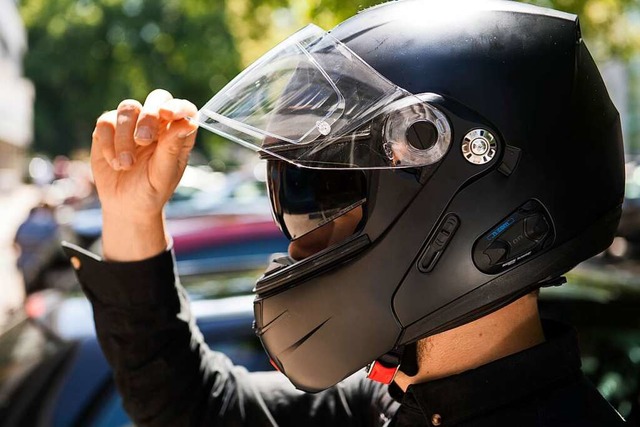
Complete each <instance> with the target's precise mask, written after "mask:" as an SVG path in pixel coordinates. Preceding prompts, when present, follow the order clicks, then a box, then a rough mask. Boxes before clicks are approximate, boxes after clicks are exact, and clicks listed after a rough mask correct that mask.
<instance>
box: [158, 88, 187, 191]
mask: <svg viewBox="0 0 640 427" xmlns="http://www.w3.org/2000/svg"><path fill="white" fill-rule="evenodd" d="M196 113H197V109H196V107H195V106H194V105H193V104H192V103H190V102H188V101H185V100H179V99H174V100H171V101H169V102H167V103H165V104H163V106H162V108H161V109H160V116H161V118H163V119H164V120H167V121H169V123H168V125H167V126H166V128H165V129H164V130H163V131H162V132H161V133H160V135H159V138H158V145H157V147H156V151H155V153H154V157H153V165H152V167H151V170H152V171H153V172H152V173H151V175H152V179H154V181H155V182H154V183H153V185H154V187H156V188H167V189H170V190H171V191H173V188H174V187H175V185H177V183H178V180H179V179H180V176H181V175H182V171H183V170H184V168H185V167H186V165H187V162H188V159H189V153H190V152H191V149H192V148H193V146H194V144H195V140H196V130H197V129H198V126H197V125H196V124H195V123H194V122H192V121H190V120H188V119H187V118H186V117H192V116H194V115H195V114H196Z"/></svg>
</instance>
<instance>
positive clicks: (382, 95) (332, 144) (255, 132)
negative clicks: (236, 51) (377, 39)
mask: <svg viewBox="0 0 640 427" xmlns="http://www.w3.org/2000/svg"><path fill="white" fill-rule="evenodd" d="M408 98H415V97H414V96H413V95H411V94H410V93H408V92H407V91H405V90H403V89H401V88H399V87H398V86H396V85H394V84H393V83H391V82H390V81H388V80H387V79H385V78H384V77H383V76H382V75H380V74H379V73H378V72H377V71H375V70H374V69H373V68H372V67H370V66H369V65H368V64H367V63H365V62H364V61H363V60H362V59H361V58H360V57H358V56H357V55H356V54H355V53H353V52H352V51H351V50H350V49H349V48H347V47H346V46H345V45H344V44H342V43H341V42H340V41H338V40H337V39H335V38H334V37H333V36H331V35H330V34H328V33H327V32H326V31H324V30H322V29H320V28H318V27H316V26H314V25H309V26H307V27H305V28H303V29H302V30H300V31H298V32H297V33H295V34H294V35H292V36H291V37H289V38H288V39H286V40H285V41H283V42H282V43H280V44H279V45H277V46H276V47H275V48H274V49H272V50H271V51H269V52H268V53H267V54H265V55H264V56H263V57H262V58H260V59H259V60H258V61H256V62H255V63H254V64H253V65H251V66H250V67H249V68H247V69H246V70H244V71H243V72H242V73H241V74H240V75H238V76H237V77H236V78H235V79H234V80H232V81H231V82H230V83H229V84H228V85H227V86H225V87H224V88H223V89H222V90H221V91H220V92H218V93H217V94H216V95H215V96H214V97H213V98H212V99H211V100H210V101H209V102H207V104H206V105H205V106H204V107H202V109H201V110H200V111H199V114H198V117H197V118H196V120H197V123H198V125H199V126H201V127H203V128H205V129H208V130H210V131H212V132H215V133H217V134H219V135H221V136H223V137H225V138H228V139H230V140H232V141H234V142H237V143H239V144H241V145H244V146H246V147H248V148H251V149H253V150H255V151H259V152H261V153H262V154H263V155H265V153H266V155H267V156H272V157H274V158H278V159H281V160H285V161H287V162H289V163H293V164H296V165H298V166H304V167H308V168H328V169H350V168H356V169H378V168H393V167H410V166H421V165H419V164H415V163H416V162H415V161H414V162H413V163H414V164H411V163H412V162H402V161H398V158H397V157H398V156H397V155H396V154H394V150H393V145H389V144H390V143H391V144H393V143H394V141H386V140H385V139H384V138H381V137H374V136H373V135H372V130H371V121H372V119H373V118H375V117H376V116H378V115H380V114H381V112H382V111H383V110H384V108H385V107H386V106H388V105H390V104H392V103H393V102H394V101H398V100H401V99H404V100H405V103H406V99H408ZM409 103H410V104H413V105H414V109H415V105H417V104H420V103H419V101H418V100H415V101H411V102H409ZM434 120H436V118H434ZM445 120H446V119H445ZM401 138H402V136H401ZM396 151H397V150H396ZM400 151H401V150H400ZM405 157H406V156H405ZM427 163H428V162H427Z"/></svg>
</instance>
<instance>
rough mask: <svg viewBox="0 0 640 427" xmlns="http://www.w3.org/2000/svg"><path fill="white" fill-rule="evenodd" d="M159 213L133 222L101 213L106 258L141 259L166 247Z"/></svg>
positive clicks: (154, 254) (156, 253) (162, 222)
mask: <svg viewBox="0 0 640 427" xmlns="http://www.w3.org/2000/svg"><path fill="white" fill-rule="evenodd" d="M167 242H168V237H167V235H166V233H165V227H164V218H163V215H162V213H158V214H155V215H150V216H149V217H145V218H144V220H139V221H136V220H134V219H132V218H128V217H126V216H122V215H118V214H112V213H108V212H103V226H102V250H103V253H104V257H105V259H107V260H109V261H141V260H144V259H147V258H151V257H153V256H156V255H158V254H159V253H161V252H163V251H165V250H166V249H167V246H168V243H167Z"/></svg>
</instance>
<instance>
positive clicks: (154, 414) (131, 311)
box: [65, 245, 397, 426]
mask: <svg viewBox="0 0 640 427" xmlns="http://www.w3.org/2000/svg"><path fill="white" fill-rule="evenodd" d="M65 250H66V252H67V255H68V256H69V257H76V258H77V260H74V261H79V262H74V263H73V264H75V267H78V268H77V269H76V270H77V271H76V272H77V276H78V279H79V281H80V283H81V285H82V288H83V290H84V292H85V294H86V295H87V297H88V298H89V300H90V301H91V303H92V305H93V310H94V319H95V323H96V331H97V335H98V340H99V342H100V345H101V347H102V349H103V351H104V353H105V356H106V358H107V360H108V361H109V363H110V364H111V366H112V367H113V370H114V377H115V382H116V385H117V387H118V390H119V391H120V393H121V395H122V398H123V402H124V406H125V409H126V410H127V412H128V413H129V414H130V416H131V417H132V419H133V421H134V422H135V423H136V424H137V425H140V426H182V425H190V426H191V425H193V426H214V425H224V426H276V425H278V426H300V425H305V426H313V425H319V426H326V425H336V426H347V425H353V426H378V425H384V424H385V423H386V422H387V420H388V419H390V418H391V416H392V415H393V413H394V412H395V410H396V408H397V403H395V402H394V401H393V400H392V399H391V397H390V396H389V394H388V393H387V390H386V387H384V386H381V385H379V384H377V383H373V382H371V381H368V380H366V379H365V378H364V377H363V375H362V374H356V375H354V376H352V377H350V378H348V379H347V380H345V381H343V382H342V383H340V384H338V385H336V386H335V387H333V388H331V389H329V390H326V391H324V392H321V393H317V394H305V393H303V392H301V391H298V390H296V389H295V388H294V387H293V386H292V385H291V384H290V383H289V381H288V380H287V379H286V378H285V377H284V376H283V375H281V374H280V373H277V372H260V373H249V372H247V370H246V369H244V368H243V367H240V366H234V365H233V364H232V363H231V361H230V360H229V359H228V358H227V357H226V356H225V355H224V354H222V353H219V352H215V351H211V350H210V349H209V348H208V347H207V345H206V344H205V343H204V341H203V338H202V335H201V333H200V331H199V330H198V328H197V326H196V325H195V321H194V318H193V317H192V315H191V313H190V311H189V304H188V298H187V295H186V292H185V290H184V289H183V288H182V286H181V285H180V283H179V279H178V276H177V274H176V272H175V262H174V259H173V253H172V252H171V251H166V252H163V253H161V254H159V255H157V256H155V257H153V258H150V259H147V260H144V261H139V262H106V261H102V260H101V259H100V258H99V257H97V256H95V255H93V254H91V253H89V252H86V251H84V250H82V249H80V248H78V247H75V246H72V245H66V246H65Z"/></svg>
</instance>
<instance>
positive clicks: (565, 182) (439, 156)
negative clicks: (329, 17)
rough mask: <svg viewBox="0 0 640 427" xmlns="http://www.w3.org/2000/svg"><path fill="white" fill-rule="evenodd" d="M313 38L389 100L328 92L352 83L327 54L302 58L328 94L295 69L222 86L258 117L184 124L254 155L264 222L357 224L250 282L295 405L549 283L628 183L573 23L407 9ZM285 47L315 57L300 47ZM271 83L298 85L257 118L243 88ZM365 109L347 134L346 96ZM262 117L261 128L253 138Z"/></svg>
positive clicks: (394, 7)
mask: <svg viewBox="0 0 640 427" xmlns="http://www.w3.org/2000/svg"><path fill="white" fill-rule="evenodd" d="M326 37H329V38H331V39H333V40H336V43H335V44H336V46H338V48H336V49H337V51H340V52H341V54H342V55H344V56H346V57H349V58H351V59H353V57H354V55H355V56H356V59H358V58H357V57H359V58H361V59H362V60H363V63H365V64H366V65H367V66H368V67H371V69H372V70H374V71H375V72H377V73H379V77H380V79H381V81H383V83H384V80H385V79H386V80H387V81H388V83H389V82H390V84H393V85H395V87H396V89H395V91H390V90H386V89H385V90H386V91H385V92H384V93H385V94H387V95H388V94H389V93H393V95H392V96H391V95H389V96H387V95H385V96H386V98H384V100H385V101H384V102H378V101H379V100H380V99H383V97H381V96H378V95H376V96H369V95H367V94H368V93H369V92H368V91H366V90H362V87H361V86H360V87H358V88H355V89H353V88H352V89H349V90H347V89H343V86H344V87H347V86H348V87H349V88H351V87H352V86H353V82H350V79H358V76H359V73H360V72H361V71H353V72H351V73H346V72H342V73H341V74H340V77H339V78H335V77H334V74H336V73H337V71H335V68H332V67H331V66H329V65H327V64H325V63H323V61H324V60H325V59H326V58H328V57H330V56H331V55H334V53H335V51H336V49H334V50H332V51H331V52H332V53H331V55H329V54H326V55H324V56H315V57H313V58H312V56H308V57H309V58H311V59H310V63H313V64H316V65H313V66H314V67H315V66H317V67H318V69H320V70H321V73H320V74H321V75H322V76H324V77H326V78H327V80H328V81H329V82H330V83H326V82H325V81H324V80H322V78H319V77H313V78H312V77H310V75H311V73H310V72H309V70H308V68H309V67H307V66H305V67H307V68H305V67H301V66H300V65H297V68H296V71H295V72H294V73H293V74H292V73H289V74H286V73H285V72H281V70H282V69H283V68H282V67H280V66H279V68H278V70H280V71H279V73H272V74H270V76H271V78H260V79H253V80H252V79H251V78H249V79H248V80H250V81H251V84H250V85H244V86H243V85H241V84H239V83H238V80H237V79H236V80H234V82H232V83H231V84H230V85H229V86H228V87H229V88H231V89H234V88H235V89H237V88H238V87H243V88H244V89H243V91H240V92H238V91H236V92H235V94H234V95H233V96H231V95H228V94H227V95H226V100H227V101H225V102H232V101H233V102H240V101H238V100H243V101H242V102H245V101H246V100H247V99H252V102H253V104H252V105H254V106H255V105H260V107H259V108H258V107H252V108H249V109H247V108H245V107H242V108H240V107H238V105H235V107H234V108H226V109H225V108H218V109H217V110H216V109H215V108H213V107H210V106H209V104H208V106H209V107H210V108H209V110H207V108H208V106H205V107H204V108H203V110H201V117H200V124H201V125H202V126H203V127H205V128H208V129H210V130H213V131H214V132H217V133H219V134H222V135H225V136H227V137H229V138H230V139H233V140H235V141H236V142H239V143H241V144H243V145H247V146H251V148H254V149H256V150H258V151H260V152H261V154H262V156H263V157H265V158H267V159H268V172H269V173H268V184H269V190H270V196H271V199H272V204H273V208H274V217H275V219H276V221H277V222H278V224H279V225H280V227H281V228H282V229H283V231H284V232H285V233H286V234H287V236H288V237H289V238H291V239H295V238H300V237H301V236H303V235H305V233H308V232H311V231H313V230H315V229H317V228H318V227H321V226H323V225H324V224H327V223H328V222H330V221H332V220H334V219H336V218H339V217H340V216H341V215H343V214H344V213H346V212H349V211H351V210H352V209H354V208H355V207H359V208H360V209H362V219H361V220H360V222H359V224H358V226H357V227H356V228H355V232H354V234H353V235H352V236H351V237H349V238H348V239H346V240H343V241H340V242H334V243H333V244H332V245H331V246H329V247H328V248H326V249H325V250H323V251H321V252H319V253H317V254H315V255H313V256H311V257H308V258H305V259H303V260H292V259H288V258H282V259H276V260H274V262H273V263H272V265H271V266H270V268H269V269H268V271H267V272H266V273H265V274H264V276H263V277H262V278H261V279H260V280H259V281H258V283H257V285H256V299H255V319H256V320H255V329H256V332H257V333H258V335H259V337H260V339H261V340H262V343H263V345H264V347H265V349H266V351H267V352H268V354H269V356H270V357H271V359H272V361H273V363H274V364H275V366H277V368H278V369H279V370H280V371H281V372H283V373H284V374H285V375H286V376H287V377H288V378H289V379H290V380H291V381H292V383H293V384H294V385H295V386H296V387H297V388H299V389H302V390H305V391H311V392H315V391H319V390H323V389H326V388H328V387H331V386H332V385H334V384H336V383H337V382H339V381H341V380H342V379H344V378H345V377H347V376H349V375H350V374H352V373H354V372H356V371H357V370H359V369H362V368H363V367H365V366H367V365H368V364H370V363H371V362H373V361H377V362H378V363H377V364H374V365H370V366H371V367H372V370H371V372H370V375H371V376H372V377H376V376H380V375H381V376H383V377H384V376H386V377H387V378H386V380H390V379H391V377H392V375H393V372H394V371H395V366H396V365H397V363H398V361H399V360H400V358H401V354H402V349H403V348H405V347H406V346H407V345H409V344H412V343H415V342H416V341H417V340H419V339H421V338H424V337H427V336H429V335H432V334H435V333H438V332H442V331H445V330H447V329H451V328H454V327H456V326H459V325H462V324H464V323H467V322H469V321H472V320H474V319H477V318H479V317H482V316H484V315H486V314H488V313H490V312H492V311H494V310H497V309H498V308H500V307H503V306H505V305H506V304H508V303H510V302H512V301H514V300H515V299H517V298H519V297H521V296H523V295H524V294H526V293H528V292H531V291H532V290H535V289H537V288H539V287H541V286H545V285H551V284H558V283H560V277H561V275H562V274H563V273H565V272H566V271H568V270H569V269H571V268H572V267H574V266H575V265H576V264H578V263H579V262H581V261H583V260H585V259H587V258H589V257H591V256H593V255H595V254H597V253H599V252H600V251H602V250H604V249H605V248H607V247H608V245H609V244H610V243H611V241H612V238H613V236H614V232H615V229H616V226H617V223H618V219H619V216H620V206H621V203H622V198H623V184H624V174H623V166H624V162H623V147H622V137H621V129H620V121H619V115H618V112H617V111H616V109H615V107H614V106H613V104H612V102H611V100H610V98H609V96H608V94H607V90H606V88H605V86H604V84H603V81H602V79H601V77H600V74H599V72H598V70H597V68H596V65H595V63H594V61H593V59H592V58H591V56H590V54H589V52H588V50H587V47H586V46H585V44H584V42H583V40H582V38H581V34H580V27H579V24H578V20H577V18H576V16H574V15H569V14H566V13H561V12H557V11H553V10H549V9H544V8H539V7H534V6H530V5H525V4H520V3H515V2H510V1H451V0H446V1H445V0H442V1H421V0H405V1H399V2H392V3H387V4H384V5H381V6H378V7H374V8H371V9H367V10H365V11H363V12H361V13H359V14H357V15H356V16H354V17H353V18H351V19H349V20H347V21H345V22H343V23H342V24H340V25H339V26H337V27H336V28H334V29H333V30H331V31H330V33H329V34H328V35H326ZM300 40H303V41H300ZM323 40H324V39H323ZM338 41H339V42H338ZM294 44H295V46H298V47H300V48H302V47H304V48H305V49H308V51H312V50H313V49H315V48H316V47H317V46H318V45H320V47H318V48H317V49H316V53H317V52H325V53H326V52H327V50H326V49H325V47H323V45H322V42H318V41H317V40H316V39H313V37H311V38H310V37H307V36H306V35H305V36H304V37H302V38H299V39H298V41H296V42H295V43H294ZM309 46H311V47H309ZM323 49H324V50H323ZM305 54H307V51H305ZM267 56H269V55H267ZM280 57H282V55H280V56H278V54H274V53H273V52H272V54H271V59H270V61H274V60H276V59H274V58H280ZM318 58H320V59H318ZM358 60H359V59H358ZM265 68H268V67H266V65H265V63H262V64H261V65H260V66H259V67H257V68H254V71H255V69H260V70H264V69H265ZM284 68H286V67H284ZM301 70H302V71H301ZM362 70H365V69H364V68H362ZM365 71H366V70H365ZM362 72H364V71H362ZM247 73H249V72H245V73H243V74H242V75H241V76H240V77H239V79H242V78H243V76H244V78H245V80H246V79H247ZM283 73H284V74H286V75H287V77H286V79H285V81H286V84H284V86H286V87H288V88H291V87H294V88H298V86H300V87H302V86H304V88H306V89H305V91H299V90H297V89H296V91H293V92H290V93H289V94H290V95H291V93H293V94H295V96H294V95H291V96H286V97H284V96H282V95H279V97H278V101H277V102H276V103H275V104H277V105H275V104H274V103H271V104H269V102H267V99H268V96H267V95H265V93H266V92H260V93H258V94H257V93H256V92H255V88H257V87H264V85H268V84H269V83H270V82H272V81H274V79H275V80H277V78H276V77H273V76H274V75H277V76H282V75H283ZM332 73H333V74H332ZM249 74H250V73H249ZM320 74H317V75H320ZM292 75H293V76H297V77H296V78H292V77H291V76H292ZM300 75H302V76H303V78H299V76H300ZM315 75H316V74H314V76H315ZM278 78H280V77H278ZM320 80H322V82H320ZM374 80H375V79H374ZM301 81H303V82H304V83H301ZM368 81H369V82H371V81H372V80H368ZM375 84H377V83H371V85H372V86H374V85H375ZM385 84H386V83H385ZM320 85H325V86H326V87H330V88H331V90H335V92H336V93H339V95H335V94H334V93H333V92H331V91H327V93H329V92H331V93H332V94H331V95H327V96H325V97H323V98H322V99H320V100H318V99H316V98H317V97H316V94H315V92H313V91H311V92H310V91H309V88H310V87H311V88H314V87H319V86H320ZM341 85H342V86H341ZM367 85H369V83H367ZM282 86H283V85H282V84H281V85H280V88H282ZM248 87H251V88H253V89H251V91H249V90H248V89H246V88H248ZM385 87H386V86H385ZM225 90H226V88H225ZM223 92H224V91H223ZM319 92H321V90H319ZM376 93H378V92H376ZM380 93H382V91H381V92H380ZM218 96H220V95H218ZM332 97H333V98H335V99H333V100H331V99H332ZM364 98H366V99H367V103H365V104H363V105H367V108H366V109H365V110H366V114H363V115H362V117H360V116H357V117H359V119H358V120H356V119H355V118H354V117H356V115H354V114H355V113H354V111H356V110H357V108H355V107H354V108H350V104H349V102H350V101H349V100H350V99H358V100H362V99H364ZM214 99H215V98H214ZM229 100H232V101H229ZM345 100H346V101H345ZM358 102H360V101H358ZM328 103H330V104H331V108H329V107H327V105H329V104H328ZM311 104H313V105H314V108H320V109H321V110H322V117H323V119H322V120H318V121H317V122H315V128H314V127H313V126H314V125H313V124H312V125H311V127H312V128H313V130H310V131H308V132H306V133H303V132H293V131H291V124H292V123H295V124H296V126H298V125H300V123H304V122H305V120H307V121H309V123H311V122H313V120H311V119H309V118H308V117H306V116H304V114H303V112H304V108H302V107H301V106H303V105H305V106H309V105H311ZM244 105H245V104H243V106H244ZM265 105H267V106H268V105H271V107H265ZM274 105H275V106H274ZM270 108H271V109H270ZM261 109H262V110H261ZM214 110H215V111H217V112H213V113H212V112H211V111H214ZM276 110H277V111H276ZM261 111H267V112H270V113H272V112H273V111H276V113H277V114H273V115H272V116H271V117H269V118H268V119H265V120H263V121H262V122H261V121H259V120H257V119H255V117H262V116H261V115H260V112H261ZM336 111H339V113H336ZM270 113H269V114H270ZM267 115H268V114H267ZM325 118H327V119H325ZM260 120H262V119H260ZM289 120H290V121H289ZM266 122H268V124H265V123H266ZM239 123H240V124H239ZM356 125H357V128H355V129H354V128H353V127H354V126H356ZM261 126H263V127H261ZM305 126H306V125H305ZM261 129H263V130H261ZM283 129H285V130H283ZM334 129H342V131H340V132H338V131H337V130H336V131H335V132H334ZM240 134H243V135H249V137H241V136H238V135H240ZM249 138H253V140H251V141H250V142H247V141H248V140H249ZM256 139H257V140H258V142H255V140H256ZM283 141H284V142H283ZM286 141H293V142H292V143H287V142H286ZM345 147H346V148H345ZM385 162H386V163H385ZM319 165H320V166H319Z"/></svg>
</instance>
